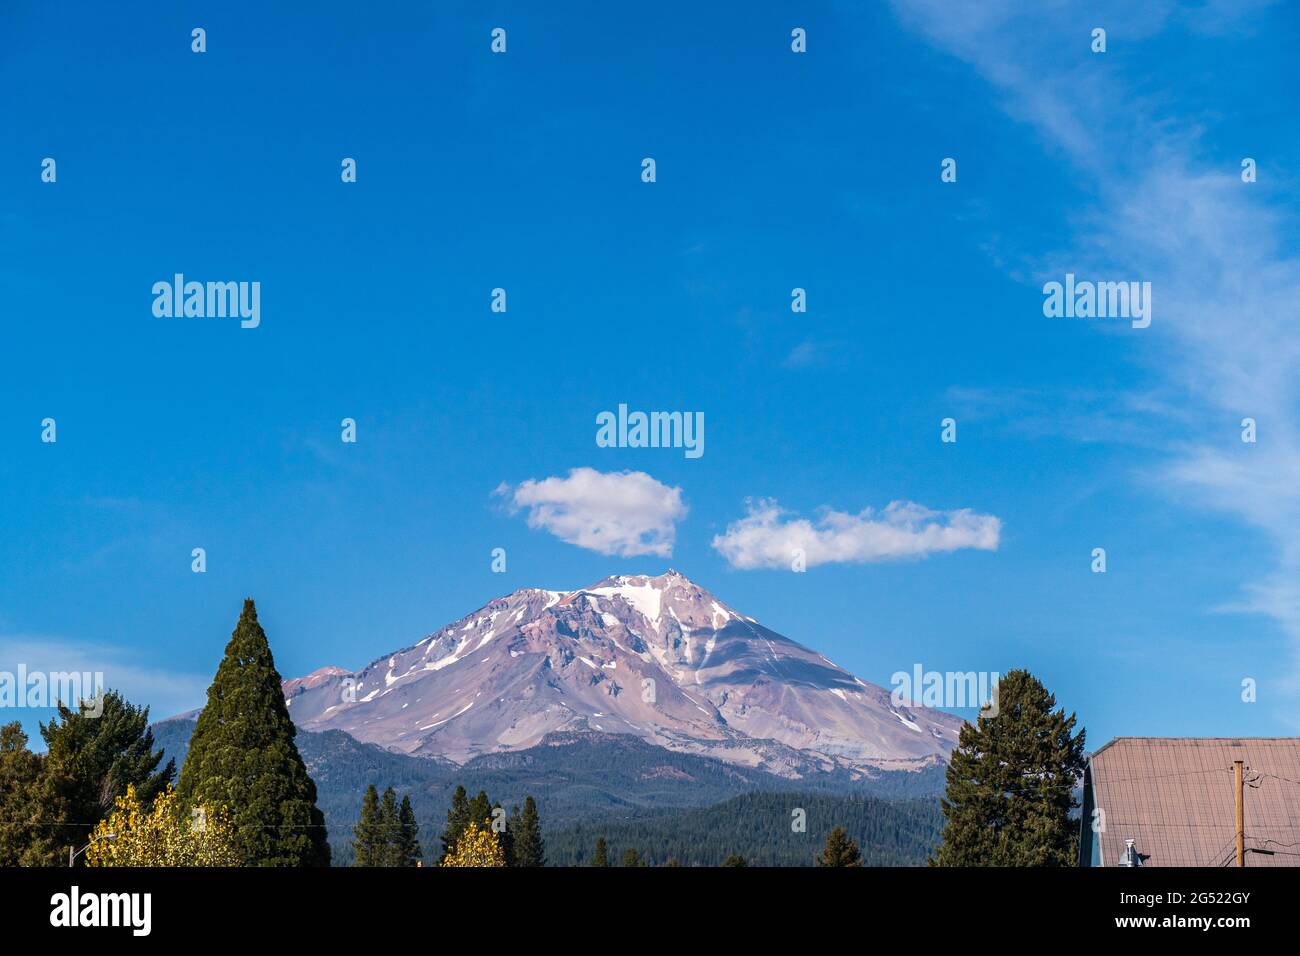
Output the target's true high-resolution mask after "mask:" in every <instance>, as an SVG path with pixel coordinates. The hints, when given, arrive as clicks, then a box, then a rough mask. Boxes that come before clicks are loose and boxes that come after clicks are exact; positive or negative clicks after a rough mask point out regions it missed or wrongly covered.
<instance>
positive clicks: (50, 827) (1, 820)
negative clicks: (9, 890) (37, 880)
mask: <svg viewBox="0 0 1300 956" xmlns="http://www.w3.org/2000/svg"><path fill="white" fill-rule="evenodd" d="M68 789H70V788H69V786H68V785H67V783H66V782H63V783H62V784H61V783H60V781H59V779H57V778H56V776H55V770H54V769H53V768H52V767H50V766H49V764H48V761H46V760H45V759H44V758H43V757H41V756H39V755H37V754H34V753H32V752H31V751H30V750H28V749H27V735H26V734H25V733H23V728H22V724H20V723H18V722H16V721H15V722H14V723H11V724H5V725H4V726H3V727H0V867H3V866H60V865H63V864H65V863H66V862H67V849H66V847H64V846H63V845H62V838H63V837H64V836H65V835H66V831H65V827H66V825H67V822H68V806H67V802H66V800H65V798H64V796H63V794H64V793H65V792H66V791H67V790H68ZM89 832H90V831H89V830H86V831H83V834H84V833H89Z"/></svg>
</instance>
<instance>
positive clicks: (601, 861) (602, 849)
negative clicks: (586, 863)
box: [591, 837, 609, 866]
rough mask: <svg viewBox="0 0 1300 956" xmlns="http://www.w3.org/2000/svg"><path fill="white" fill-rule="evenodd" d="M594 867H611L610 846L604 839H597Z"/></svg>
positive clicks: (593, 860)
mask: <svg viewBox="0 0 1300 956" xmlns="http://www.w3.org/2000/svg"><path fill="white" fill-rule="evenodd" d="M591 865H592V866H609V845H608V844H607V843H606V842H605V838H604V837H597V838H596V853H595V855H594V856H593V857H592V858H591Z"/></svg>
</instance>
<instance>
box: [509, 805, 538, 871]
mask: <svg viewBox="0 0 1300 956" xmlns="http://www.w3.org/2000/svg"><path fill="white" fill-rule="evenodd" d="M509 830H510V833H511V834H512V836H513V841H512V842H513V850H514V862H513V863H511V865H512V866H545V865H546V841H545V840H543V839H542V824H541V820H540V819H539V818H538V816H537V801H536V800H534V799H533V798H532V796H531V795H530V796H529V797H528V798H527V799H525V800H524V812H523V813H522V814H520V815H519V816H517V817H512V818H511V821H510V828H509Z"/></svg>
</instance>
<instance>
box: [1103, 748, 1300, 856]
mask: <svg viewBox="0 0 1300 956" xmlns="http://www.w3.org/2000/svg"><path fill="white" fill-rule="evenodd" d="M1234 760H1241V761H1244V764H1245V774H1244V776H1245V780H1246V787H1245V798H1244V806H1245V828H1244V829H1245V833H1246V849H1247V853H1246V865H1247V866H1297V865H1300V737H1272V738H1261V737H1253V738H1252V737H1242V738H1229V737H1210V738H1207V737H1118V738H1116V739H1115V740H1113V741H1111V742H1110V743H1109V744H1107V745H1106V746H1105V747H1103V748H1101V749H1100V750H1098V751H1097V752H1096V753H1094V754H1093V755H1092V761H1091V767H1092V785H1093V794H1094V798H1095V800H1096V806H1097V807H1099V808H1100V809H1102V810H1104V811H1105V825H1106V829H1105V831H1104V832H1102V833H1100V834H1098V836H1099V837H1100V838H1101V845H1102V854H1103V856H1102V860H1103V864H1104V865H1105V866H1115V865H1116V862H1117V861H1118V860H1119V857H1120V854H1121V853H1122V852H1123V851H1124V841H1125V840H1126V839H1132V840H1136V841H1137V850H1138V852H1139V853H1141V854H1142V855H1143V856H1145V857H1147V859H1144V860H1143V861H1142V862H1143V865H1144V866H1222V865H1228V866H1236V824H1235V799H1234V796H1233V775H1232V763H1233V761H1234ZM1085 825H1086V824H1085ZM1252 848H1254V849H1260V850H1272V851H1274V855H1272V856H1266V855H1264V854H1261V853H1251V852H1249V851H1250V850H1251V849H1252Z"/></svg>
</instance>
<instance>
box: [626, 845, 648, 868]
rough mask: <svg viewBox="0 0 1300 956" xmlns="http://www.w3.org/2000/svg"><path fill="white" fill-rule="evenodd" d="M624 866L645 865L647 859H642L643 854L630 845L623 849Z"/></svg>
mask: <svg viewBox="0 0 1300 956" xmlns="http://www.w3.org/2000/svg"><path fill="white" fill-rule="evenodd" d="M623 865H624V866H645V860H643V859H641V854H640V853H638V852H637V851H636V849H635V848H633V847H629V848H628V849H626V850H624V851H623Z"/></svg>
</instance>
